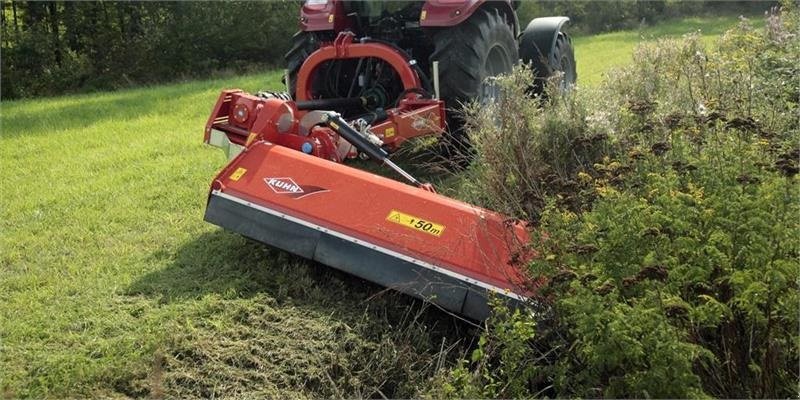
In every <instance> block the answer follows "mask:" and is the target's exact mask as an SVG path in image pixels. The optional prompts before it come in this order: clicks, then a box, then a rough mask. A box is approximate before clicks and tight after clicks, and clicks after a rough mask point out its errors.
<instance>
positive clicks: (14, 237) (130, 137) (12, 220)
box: [0, 73, 424, 397]
mask: <svg viewBox="0 0 800 400" xmlns="http://www.w3.org/2000/svg"><path fill="white" fill-rule="evenodd" d="M266 86H271V87H275V88H277V87H279V86H280V85H279V74H278V73H268V74H260V75H252V76H246V77H240V78H233V79H217V80H211V81H205V82H195V83H187V84H178V85H171V86H163V87H154V88H142V89H137V90H128V91H121V92H116V93H102V94H91V95H81V96H70V97H60V98H52V99H43V100H29V101H18V102H4V103H3V104H2V138H1V139H0V171H2V175H1V176H0V188H2V190H0V232H2V235H1V236H0V249H2V251H0V346H2V347H0V390H4V391H5V393H6V394H7V395H10V396H12V397H16V396H20V397H42V396H53V397H64V396H98V395H103V396H105V395H120V394H122V395H141V394H146V393H148V392H149V391H151V390H156V391H159V390H166V392H167V393H168V394H173V395H178V396H181V397H183V396H187V395H189V396H192V395H200V396H204V397H205V396H214V395H216V396H219V395H223V394H233V393H236V392H237V391H242V392H246V393H249V394H252V395H257V396H259V397H260V396H264V395H272V396H276V395H277V394H281V393H285V394H292V393H294V394H296V395H316V396H326V395H333V394H335V390H334V389H335V387H336V386H337V385H338V383H337V384H333V383H332V382H333V380H337V379H342V377H346V375H343V374H341V373H339V374H338V376H337V375H333V376H332V377H328V376H326V374H334V373H333V372H330V370H331V369H336V368H339V369H343V368H349V369H352V370H353V371H358V366H357V365H350V364H354V363H355V362H356V361H359V360H360V359H359V358H358V357H364V355H365V354H372V353H371V351H374V347H375V346H377V345H378V344H379V343H381V340H382V335H388V334H390V333H391V329H392V328H391V325H389V323H388V322H386V320H383V319H381V318H380V315H381V314H383V313H387V310H388V314H389V315H392V314H393V313H394V314H398V315H403V313H404V312H405V309H406V308H408V307H411V306H413V307H411V309H414V307H418V305H416V303H411V302H408V301H406V299H404V298H396V297H393V296H389V297H390V300H386V301H384V302H381V301H377V302H369V301H368V299H369V298H370V297H371V296H373V295H375V294H376V293H378V292H379V291H381V290H382V289H381V288H378V287H376V286H373V285H367V284H365V283H364V282H361V281H358V280H355V279H348V278H345V279H342V276H341V275H340V274H336V273H333V272H331V271H329V270H328V269H326V268H322V267H318V266H316V265H312V264H310V263H307V262H304V261H301V260H297V259H294V258H289V257H288V256H286V255H285V254H282V253H280V252H276V251H271V250H268V249H266V248H265V247H264V246H261V245H258V244H256V243H252V242H249V241H248V240H246V239H243V238H242V237H239V236H237V235H235V234H231V233H227V232H224V231H222V230H220V229H218V228H216V227H214V226H212V225H210V224H207V223H205V222H203V219H202V216H203V211H204V207H205V197H206V194H207V190H208V184H209V182H210V179H211V177H213V175H214V173H215V172H216V171H217V170H218V169H219V168H220V167H221V166H223V165H224V163H225V158H224V156H223V154H222V152H220V151H219V150H218V149H215V148H210V147H208V146H205V145H203V144H202V129H203V126H204V124H205V119H206V118H207V116H208V113H209V112H210V108H211V106H212V105H213V103H214V101H215V99H216V97H217V95H218V93H219V90H220V89H221V88H224V87H241V88H243V89H247V90H257V89H259V88H263V87H266ZM384 297H386V296H384ZM372 303H374V304H379V305H380V306H375V307H373V306H372V305H371V304H372ZM390 304H396V306H395V307H394V308H396V309H397V310H396V313H395V312H394V311H392V310H391V309H392V307H390V306H389V305H390ZM366 308H376V309H379V310H380V314H378V313H377V311H376V312H367V313H366V314H365V309H366ZM396 317H397V315H394V316H393V317H392V318H393V319H392V323H393V324H397V320H395V319H394V318H396ZM367 327H368V328H369V331H366V332H365V331H364V329H367ZM370 334H371V335H373V336H370ZM422 337H424V336H422ZM369 349H372V350H369ZM368 350H369V351H370V352H369V353H364V352H367V351H368ZM408 354H415V353H414V352H413V351H408ZM420 358H421V359H422V358H423V357H420ZM359 362H360V363H361V364H362V365H368V364H369V363H370V362H369V360H366V361H365V360H361V361H359ZM386 369H387V370H389V369H391V368H388V367H387V368H386ZM351 374H353V375H355V374H356V372H352V373H351ZM329 379H332V381H331V382H328V380H329ZM362 380H363V381H368V378H362ZM243 382H244V383H243ZM367 383H368V382H364V383H363V385H364V386H366V385H367ZM351 386H352V388H355V389H351V391H350V392H349V393H351V394H352V393H355V392H353V391H352V390H358V388H359V386H358V385H351ZM162 387H163V389H161V388H162ZM348 387H350V386H348ZM399 393H403V392H399ZM364 395H365V396H369V395H371V393H370V392H365V393H364Z"/></svg>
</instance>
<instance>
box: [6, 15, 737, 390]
mask: <svg viewBox="0 0 800 400" xmlns="http://www.w3.org/2000/svg"><path fill="white" fill-rule="evenodd" d="M688 21H689V22H686V21H681V22H680V23H677V24H675V25H672V24H670V25H668V26H666V27H661V28H653V29H652V30H650V31H648V32H651V33H650V35H653V36H656V35H662V34H680V33H684V32H686V31H690V30H693V29H694V27H695V26H696V25H703V26H705V27H706V28H705V29H704V32H705V33H704V34H707V35H713V34H716V33H718V32H721V30H722V28H723V26H727V25H729V24H730V23H732V22H733V19H719V20H717V19H714V20H711V21H710V22H709V21H706V20H697V21H693V20H688ZM687 24H688V25H687ZM708 27H716V28H714V29H710V28H708ZM639 36H640V33H639V32H627V33H614V34H608V35H600V36H598V37H585V38H577V39H576V44H577V49H578V50H577V54H576V56H577V58H578V63H579V64H578V65H579V68H580V70H579V71H580V72H579V73H580V74H581V78H580V79H581V80H582V82H587V83H588V84H592V83H593V82H596V81H597V79H600V77H601V75H602V72H603V71H605V70H607V69H609V68H612V67H613V66H614V65H618V64H620V63H624V62H625V61H626V60H627V59H628V58H629V57H630V55H629V54H630V52H631V49H632V48H633V45H634V44H635V42H636V40H637V38H638V37H639ZM709 37H710V36H709ZM279 80H280V73H279V72H272V73H263V74H255V75H248V76H242V77H232V78H220V79H214V80H208V81H202V82H191V83H182V84H176V85H169V86H160V87H152V88H141V89H135V90H126V91H119V92H110V93H100V94H87V95H79V96H67V97H58V98H50V99H40V100H26V101H15V102H3V103H2V107H1V109H0V123H2V126H1V127H0V391H2V393H4V395H5V396H8V397H65V396H119V395H123V396H141V395H147V394H152V395H155V396H158V395H160V394H167V395H173V396H180V397H187V396H188V397H191V396H203V397H209V396H219V395H235V394H248V395H253V396H259V397H262V396H273V397H275V396H279V395H281V396H312V397H320V396H335V397H342V396H348V397H353V396H355V397H359V396H378V395H386V396H390V397H391V396H395V397H398V396H403V395H405V396H410V395H412V394H413V393H414V390H415V388H417V387H419V386H420V385H423V384H424V377H425V376H429V375H430V373H431V372H432V371H431V368H432V365H433V362H434V361H436V360H434V358H433V357H434V355H435V353H437V352H438V351H439V350H440V349H441V348H443V347H448V346H450V345H451V343H453V342H454V341H457V340H458V339H459V337H460V335H458V334H453V335H448V334H447V332H450V333H452V332H453V329H460V326H455V328H454V325H453V324H454V322H453V321H452V320H450V319H448V318H444V317H442V315H441V314H437V313H433V314H432V315H431V313H426V314H424V315H423V316H422V317H419V315H418V314H419V307H420V305H419V304H418V303H416V302H413V301H410V300H408V299H407V298H405V297H402V296H394V295H388V294H384V293H383V292H382V289H381V288H379V287H376V286H373V285H370V284H367V283H365V282H362V281H359V280H357V279H353V278H350V277H346V276H343V275H341V274H338V273H335V272H332V271H330V270H328V269H326V268H323V267H319V266H317V265H314V264H311V263H307V262H305V261H302V260H298V259H296V258H293V257H289V256H287V255H285V254H283V253H280V252H276V251H272V250H269V249H266V248H265V247H264V246H261V245H259V244H256V243H253V242H250V241H248V240H246V239H243V238H241V237H240V236H237V235H234V234H231V233H228V232H224V231H222V230H220V229H218V228H216V227H213V226H211V225H209V224H207V223H205V222H203V220H202V215H203V210H204V206H205V199H206V194H207V189H208V183H209V182H210V179H211V177H212V176H213V175H214V173H215V172H216V171H217V170H218V169H219V168H220V167H221V166H222V165H224V163H225V159H224V156H223V154H222V153H221V152H220V151H218V150H217V149H213V148H209V147H206V146H205V145H203V144H202V143H201V132H202V128H203V125H204V124H205V119H206V118H207V116H208V113H209V111H210V108H211V106H212V105H213V103H214V101H215V99H216V97H217V95H218V93H219V90H220V89H222V88H228V87H241V88H242V89H245V90H251V91H254V90H258V89H262V88H266V87H271V88H273V89H278V88H280V83H279ZM377 294H381V296H377V300H376V295H377ZM418 317H419V318H418ZM434 325H437V326H440V327H442V329H431V328H432V326H434ZM438 331H441V332H442V333H441V334H432V333H430V332H438ZM398 332H399V333H398ZM440 364H441V360H438V364H437V365H440ZM377 390H380V392H378V391H377Z"/></svg>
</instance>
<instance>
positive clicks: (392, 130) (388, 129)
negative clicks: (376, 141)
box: [383, 127, 394, 138]
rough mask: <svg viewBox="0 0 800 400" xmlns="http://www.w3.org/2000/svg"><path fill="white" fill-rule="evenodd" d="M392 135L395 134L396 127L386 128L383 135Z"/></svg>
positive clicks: (387, 136) (388, 136) (386, 136)
mask: <svg viewBox="0 0 800 400" xmlns="http://www.w3.org/2000/svg"><path fill="white" fill-rule="evenodd" d="M392 136H394V127H389V128H386V130H385V131H383V137H385V138H390V137H392Z"/></svg>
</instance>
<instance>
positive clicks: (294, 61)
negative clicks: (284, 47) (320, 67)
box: [283, 31, 320, 99]
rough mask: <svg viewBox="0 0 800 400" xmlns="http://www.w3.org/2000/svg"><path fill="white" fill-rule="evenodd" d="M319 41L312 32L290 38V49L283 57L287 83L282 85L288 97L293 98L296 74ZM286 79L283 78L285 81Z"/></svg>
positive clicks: (317, 46)
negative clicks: (286, 88) (287, 90)
mask: <svg viewBox="0 0 800 400" xmlns="http://www.w3.org/2000/svg"><path fill="white" fill-rule="evenodd" d="M319 46H320V45H319V40H318V39H317V36H316V35H315V34H314V33H313V32H303V31H300V32H297V33H295V34H294V36H292V47H291V48H290V49H289V51H288V52H287V53H286V55H285V56H284V57H283V58H284V60H286V70H287V72H288V76H287V77H288V79H289V82H284V84H285V85H286V86H287V87H288V89H289V95H291V96H292V98H293V99H294V98H295V94H296V93H295V92H296V88H297V72H298V71H300V66H302V65H303V62H305V61H306V58H308V56H309V55H311V53H313V52H315V51H316V50H317V49H319ZM287 77H284V79H286V78H287Z"/></svg>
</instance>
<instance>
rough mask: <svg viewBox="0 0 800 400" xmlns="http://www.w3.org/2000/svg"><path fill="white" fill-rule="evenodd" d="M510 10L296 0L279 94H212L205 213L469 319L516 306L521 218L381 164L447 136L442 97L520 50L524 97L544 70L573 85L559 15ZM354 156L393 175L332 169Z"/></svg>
mask: <svg viewBox="0 0 800 400" xmlns="http://www.w3.org/2000/svg"><path fill="white" fill-rule="evenodd" d="M516 5H517V4H516V2H511V1H497V2H489V1H479V0H429V1H420V2H408V1H391V2H390V1H386V2H384V1H352V2H349V1H340V0H307V1H306V3H305V4H304V5H303V10H302V12H301V18H300V23H301V27H302V30H301V32H299V33H298V34H297V35H295V46H294V47H293V48H292V50H291V51H290V52H289V53H288V54H287V60H288V62H289V66H288V70H287V76H286V78H287V80H286V83H287V86H288V89H289V93H288V94H276V93H270V92H261V93H258V94H257V95H251V94H248V93H245V92H243V91H241V90H236V89H234V90H225V91H223V92H222V94H221V95H220V96H219V99H218V100H217V103H216V105H215V106H214V109H213V112H212V114H211V117H210V118H209V119H208V123H207V124H206V129H205V137H204V140H205V142H206V143H208V144H211V145H214V146H217V147H221V148H223V149H225V151H226V153H227V154H228V157H229V159H230V162H229V163H228V165H227V166H225V167H224V168H223V169H222V170H221V171H220V172H219V174H218V175H217V176H216V178H214V180H213V182H212V184H211V190H210V193H209V196H208V204H207V207H206V213H205V219H206V220H207V221H209V222H211V223H213V224H216V225H219V226H221V227H223V228H226V229H229V230H232V231H235V232H238V233H240V234H242V235H245V236H248V237H250V238H253V239H255V240H258V241H260V242H263V243H266V244H269V245H271V246H274V247H277V248H279V249H282V250H285V251H288V252H291V253H294V254H297V255H299V256H302V257H305V258H308V259H311V260H315V261H318V262H320V263H322V264H326V265H329V266H331V267H334V268H337V269H340V270H343V271H346V272H348V273H351V274H354V275H357V276H359V277H361V278H364V279H367V280H369V281H372V282H376V283H379V284H382V285H385V286H388V287H392V288H394V289H397V290H399V291H402V292H404V293H408V294H411V295H414V296H417V297H420V298H423V299H425V300H429V301H431V302H433V303H435V304H437V305H439V306H440V307H442V308H444V309H447V310H450V311H454V312H457V313H460V314H462V315H465V316H468V317H470V318H474V319H483V318H486V317H487V316H488V315H489V312H490V308H489V305H488V304H489V302H488V298H490V297H492V296H497V297H499V298H502V299H505V300H507V301H508V302H509V303H511V304H519V303H521V302H525V301H526V299H527V298H528V296H529V295H530V294H531V293H532V292H533V291H534V290H535V285H536V280H535V279H533V280H532V279H525V276H524V268H521V267H522V266H524V264H525V263H526V262H527V261H528V260H530V258H531V257H534V256H535V255H536V252H535V251H534V250H533V249H531V248H530V247H529V245H528V238H529V236H528V233H529V232H528V231H529V229H531V227H530V226H527V225H526V224H524V223H521V222H519V221H515V220H513V219H511V218H508V217H506V216H503V215H501V214H498V213H496V212H492V211H490V210H485V209H482V208H480V207H476V206H473V205H470V204H466V203H463V202H460V201H458V200H454V199H451V198H448V197H445V196H442V195H439V194H437V193H436V192H435V190H434V189H433V187H432V186H431V185H429V184H424V183H422V182H420V181H418V180H417V179H416V178H414V177H413V176H412V175H411V174H409V173H407V172H406V171H404V170H403V169H402V168H400V167H399V166H398V165H396V164H395V163H394V162H392V160H391V159H390V155H391V153H392V152H393V151H394V150H395V149H397V147H398V146H400V145H401V144H402V143H403V142H404V141H405V140H408V139H410V138H413V137H416V136H420V135H438V134H442V133H443V132H445V131H446V130H447V129H448V125H449V128H450V130H451V131H453V130H457V127H456V129H453V128H454V127H453V124H456V125H458V124H459V122H458V121H457V120H456V119H455V118H453V117H452V115H454V113H450V112H448V109H446V108H445V106H448V107H458V106H459V104H460V103H461V102H466V101H471V100H478V101H490V100H491V99H492V98H493V96H494V95H495V92H494V86H493V85H492V84H491V82H490V80H487V78H489V77H492V76H495V75H498V74H502V73H505V72H508V71H510V70H511V69H512V67H513V65H514V64H516V63H517V62H519V61H520V60H521V61H522V62H525V63H531V64H532V66H533V68H534V69H535V71H536V79H535V81H534V82H531V87H532V89H533V92H534V93H535V92H536V91H541V90H542V82H543V80H544V79H546V78H548V77H550V76H552V75H553V74H555V73H561V74H563V79H561V82H563V83H564V84H565V87H566V86H568V85H570V84H572V83H573V82H574V81H575V60H574V56H573V52H572V47H571V42H570V39H569V37H568V36H567V35H566V34H565V33H564V32H562V31H561V27H562V26H563V24H564V23H565V22H567V21H568V19H567V18H566V17H549V18H537V19H535V20H533V21H531V23H530V24H528V25H527V27H526V28H525V29H524V30H523V31H522V33H521V34H519V31H520V28H519V21H518V20H517V16H516V13H515V8H516ZM517 38H518V39H517ZM448 121H449V124H448ZM358 156H362V157H365V158H370V159H372V160H375V161H376V162H378V163H380V164H382V165H384V166H386V167H388V168H390V169H392V170H393V171H394V172H395V173H396V174H397V176H398V177H401V178H402V179H403V180H404V181H405V182H407V183H408V184H406V183H402V182H398V181H396V180H393V179H388V178H385V177H382V176H378V175H375V174H372V173H369V172H366V171H361V170H358V169H355V168H352V167H349V166H346V165H344V164H343V163H344V162H345V161H347V160H348V159H350V158H354V157H358ZM409 184H410V185H409Z"/></svg>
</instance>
